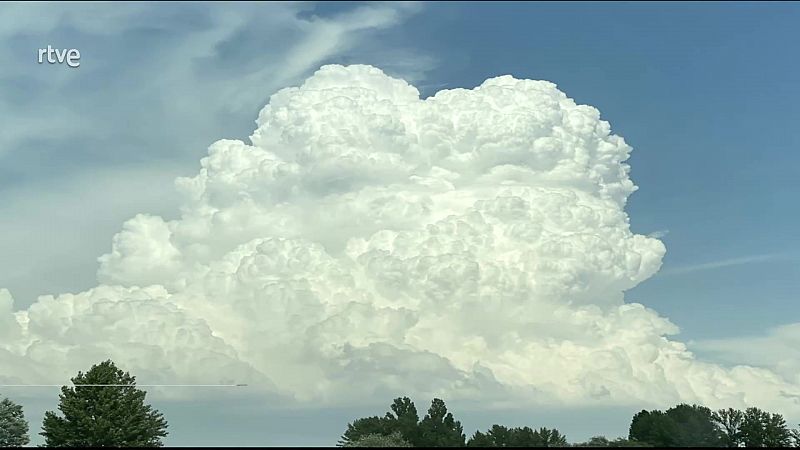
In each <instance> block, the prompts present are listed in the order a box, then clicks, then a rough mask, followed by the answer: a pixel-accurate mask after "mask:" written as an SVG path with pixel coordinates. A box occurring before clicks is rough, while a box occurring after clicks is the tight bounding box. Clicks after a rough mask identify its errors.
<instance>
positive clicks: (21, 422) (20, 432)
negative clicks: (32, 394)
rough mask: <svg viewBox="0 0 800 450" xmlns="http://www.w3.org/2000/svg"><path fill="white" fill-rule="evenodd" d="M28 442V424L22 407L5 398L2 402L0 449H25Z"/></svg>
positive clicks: (0, 409)
mask: <svg viewBox="0 0 800 450" xmlns="http://www.w3.org/2000/svg"><path fill="white" fill-rule="evenodd" d="M28 442H30V438H29V437H28V422H27V421H26V420H25V415H24V414H23V412H22V406H21V405H18V404H16V403H14V402H12V401H11V400H9V399H7V398H4V399H3V400H2V401H0V447H24V446H26V445H28Z"/></svg>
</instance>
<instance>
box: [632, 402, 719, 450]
mask: <svg viewBox="0 0 800 450" xmlns="http://www.w3.org/2000/svg"><path fill="white" fill-rule="evenodd" d="M628 438H629V439H631V440H635V441H637V442H644V443H648V444H650V445H655V446H659V447H718V446H721V445H723V433H722V432H721V431H720V429H719V427H718V426H717V423H716V422H715V421H714V419H713V413H712V412H711V410H710V409H708V408H706V407H704V406H698V405H686V404H680V405H677V406H675V407H672V408H670V409H668V410H667V411H666V412H661V411H658V410H653V411H641V412H639V413H637V414H636V415H635V416H634V417H633V420H632V421H631V427H630V432H629V435H628Z"/></svg>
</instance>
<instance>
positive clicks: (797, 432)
mask: <svg viewBox="0 0 800 450" xmlns="http://www.w3.org/2000/svg"><path fill="white" fill-rule="evenodd" d="M792 444H793V445H794V446H795V447H800V429H798V428H795V429H794V430H792Z"/></svg>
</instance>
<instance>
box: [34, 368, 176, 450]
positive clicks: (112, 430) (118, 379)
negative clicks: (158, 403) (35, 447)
mask: <svg viewBox="0 0 800 450" xmlns="http://www.w3.org/2000/svg"><path fill="white" fill-rule="evenodd" d="M72 383H73V385H74V386H64V387H62V388H61V393H60V394H59V405H58V409H59V410H60V412H61V414H62V415H61V416H59V415H57V414H56V413H54V412H52V411H47V412H46V413H45V417H44V421H43V423H42V432H41V433H40V434H41V435H42V436H44V438H45V445H46V446H47V447H161V446H162V442H161V439H162V438H164V437H166V436H167V421H166V420H165V419H164V417H163V415H162V414H161V413H160V412H158V411H156V410H154V409H153V408H152V407H151V406H150V405H148V404H146V403H145V401H144V400H145V395H146V393H145V392H144V391H141V390H139V389H137V388H136V379H135V377H133V376H131V375H130V374H129V373H127V372H123V371H122V370H120V369H118V368H117V367H116V366H115V365H114V363H113V362H111V361H104V362H102V363H100V364H97V365H94V366H92V368H91V369H90V370H89V371H88V372H86V373H82V372H78V375H77V376H76V377H75V378H72ZM109 385H113V386H109ZM119 385H123V386H119Z"/></svg>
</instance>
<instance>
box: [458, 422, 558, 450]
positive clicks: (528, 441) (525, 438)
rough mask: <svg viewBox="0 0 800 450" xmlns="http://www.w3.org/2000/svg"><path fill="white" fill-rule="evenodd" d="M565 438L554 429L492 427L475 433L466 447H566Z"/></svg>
mask: <svg viewBox="0 0 800 450" xmlns="http://www.w3.org/2000/svg"><path fill="white" fill-rule="evenodd" d="M566 446H568V444H567V438H566V437H565V436H564V435H562V434H561V433H560V432H559V431H558V430H556V429H552V430H551V429H548V428H540V429H538V430H533V429H532V428H530V427H522V428H507V427H504V426H502V425H492V428H490V429H489V430H487V431H486V433H482V432H480V431H477V432H475V434H474V435H473V436H472V438H471V439H470V440H469V442H468V443H467V447H566Z"/></svg>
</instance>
